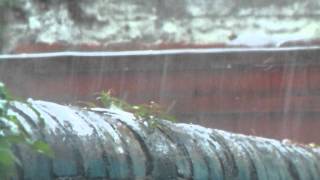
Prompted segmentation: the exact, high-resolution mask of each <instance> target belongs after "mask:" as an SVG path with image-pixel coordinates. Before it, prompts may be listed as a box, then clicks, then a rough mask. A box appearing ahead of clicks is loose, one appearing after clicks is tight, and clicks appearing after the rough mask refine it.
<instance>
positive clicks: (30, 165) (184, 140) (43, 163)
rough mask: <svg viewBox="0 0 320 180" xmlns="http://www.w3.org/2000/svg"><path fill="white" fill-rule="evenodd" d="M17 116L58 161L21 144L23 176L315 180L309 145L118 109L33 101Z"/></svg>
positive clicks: (319, 170) (319, 172)
mask: <svg viewBox="0 0 320 180" xmlns="http://www.w3.org/2000/svg"><path fill="white" fill-rule="evenodd" d="M29 103H31V105H32V107H33V108H34V109H36V110H37V111H38V112H39V113H40V116H41V117H42V118H43V119H44V121H45V124H47V125H46V127H45V129H43V130H41V132H39V130H40V128H39V127H36V126H33V125H32V124H33V122H35V121H36V120H37V118H35V117H34V115H32V113H31V112H32V111H30V109H29V108H30V107H29V106H25V105H23V104H21V103H15V105H13V106H12V111H10V113H11V114H16V115H17V117H18V119H19V120H20V121H21V122H22V124H23V125H24V126H26V127H31V128H28V129H29V131H31V132H32V133H33V134H34V135H35V136H37V137H39V138H40V139H43V140H44V141H46V142H48V143H49V144H50V145H51V147H52V149H53V150H54V152H55V157H54V158H53V159H48V158H47V157H45V156H42V155H36V154H34V153H32V152H31V151H30V150H27V149H26V148H25V147H21V146H19V148H18V149H19V151H18V152H19V155H20V156H21V157H23V158H22V168H21V170H20V171H19V173H18V176H19V177H18V179H135V178H137V179H148V178H149V179H150V178H151V179H179V178H181V179H199V180H200V179H239V180H246V179H257V180H258V179H259V180H270V179H273V180H277V179H279V180H280V179H288V180H289V179H293V180H295V179H297V180H299V179H301V180H305V179H317V177H320V165H319V159H320V154H319V152H317V150H316V149H312V148H310V147H307V146H303V145H294V144H288V143H287V144H284V143H281V142H279V141H276V140H270V139H265V138H260V137H253V136H244V135H240V134H231V133H228V132H225V131H221V130H214V129H208V128H204V127H201V126H198V125H190V124H180V123H176V124H175V123H171V122H168V121H159V124H160V126H158V127H156V128H152V127H147V126H145V124H144V123H143V122H142V121H139V120H136V119H135V117H134V116H133V115H132V114H131V113H128V112H124V111H122V110H120V109H117V108H110V109H102V108H94V109H81V108H78V107H72V106H62V105H58V104H55V103H51V102H45V101H34V100H31V99H30V100H29Z"/></svg>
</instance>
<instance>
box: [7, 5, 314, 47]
mask: <svg viewBox="0 0 320 180" xmlns="http://www.w3.org/2000/svg"><path fill="white" fill-rule="evenodd" d="M2 1H4V0H2ZM16 2H18V3H16V5H15V6H14V8H11V9H9V10H7V11H6V15H5V20H7V21H8V22H9V23H8V26H7V28H6V30H5V31H6V32H5V33H4V45H3V51H4V52H14V51H16V50H17V49H19V46H22V47H24V48H26V47H28V45H30V44H32V45H34V44H47V45H50V44H51V45H52V44H63V45H65V47H62V49H64V50H65V49H69V50H72V49H77V47H79V46H82V45H89V46H94V47H103V48H102V49H103V50H108V49H113V48H114V47H115V46H119V44H120V46H123V47H124V48H125V49H128V48H131V49H132V48H133V49H139V48H141V47H144V48H148V47H149V48H150V47H155V46H160V45H161V44H180V45H181V44H187V45H204V44H206V45H208V44H211V45H213V44H221V43H222V44H228V45H243V44H245V45H249V46H266V45H273V46H275V45H281V44H283V43H284V42H286V41H295V40H309V39H318V38H319V36H320V26H319V23H318V19H319V17H320V3H319V1H317V0H308V1H302V0H294V1H292V0H291V1H289V0H281V1H278V0H268V1H265V0H259V1H252V0H241V1H233V0H214V1H211V0H197V1H194V0H180V1H175V0H166V1H160V0H149V1H145V0H94V1H91V0H68V1H66V0H16ZM128 46H129V47H128ZM130 46H133V47H130ZM50 48H51V49H55V48H56V47H50ZM40 49H41V48H40ZM56 49H57V48H56ZM58 49H59V48H58ZM120 49H121V48H120ZM19 50H20V51H24V49H23V48H20V49H19ZM42 50H45V49H44V48H43V47H42ZM60 50H61V48H60Z"/></svg>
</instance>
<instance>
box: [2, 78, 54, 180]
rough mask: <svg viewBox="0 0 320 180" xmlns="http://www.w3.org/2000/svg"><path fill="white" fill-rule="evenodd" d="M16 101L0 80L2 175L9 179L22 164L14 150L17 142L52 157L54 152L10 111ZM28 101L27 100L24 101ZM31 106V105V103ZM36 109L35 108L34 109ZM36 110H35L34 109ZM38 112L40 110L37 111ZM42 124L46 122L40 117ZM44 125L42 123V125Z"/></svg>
mask: <svg viewBox="0 0 320 180" xmlns="http://www.w3.org/2000/svg"><path fill="white" fill-rule="evenodd" d="M13 101H16V99H15V98H13V96H11V95H10V93H9V91H8V90H7V89H6V87H5V86H4V84H2V83H1V82H0V177H1V179H2V178H4V179H7V178H8V177H10V176H12V175H13V174H14V172H15V171H14V166H15V164H17V165H21V163H20V160H19V158H17V157H16V155H15V154H14V153H13V152H12V146H13V145H15V144H24V145H27V146H28V147H29V148H31V149H33V150H34V151H35V152H37V153H42V154H45V155H48V156H50V157H52V156H53V152H52V150H51V148H50V147H49V145H48V144H46V143H44V142H43V141H41V140H38V139H34V138H32V137H31V135H30V134H29V133H28V132H27V131H26V130H25V128H24V127H23V125H22V124H21V123H20V121H19V120H18V119H17V117H16V116H14V115H10V114H9V113H8V111H9V108H10V105H11V104H12V102H13ZM23 103H26V102H23ZM29 106H31V105H29ZM33 110H34V109H33ZM34 111H35V110H34ZM36 113H37V114H38V112H36ZM39 119H40V122H41V121H42V123H40V124H44V123H43V120H42V119H41V118H40V117H39ZM41 126H42V125H41Z"/></svg>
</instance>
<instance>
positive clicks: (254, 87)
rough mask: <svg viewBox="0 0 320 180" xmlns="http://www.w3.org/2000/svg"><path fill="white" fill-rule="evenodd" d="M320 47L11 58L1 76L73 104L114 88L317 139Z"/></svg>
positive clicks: (175, 107) (181, 109)
mask: <svg viewBox="0 0 320 180" xmlns="http://www.w3.org/2000/svg"><path fill="white" fill-rule="evenodd" d="M319 53H320V50H319V49H314V50H303V51H272V50H269V51H251V52H250V51H240V52H220V53H205V54H203V53H198V54H197V53H196V54H172V55H156V56H121V57H100V58H99V57H91V58H88V57H82V58H81V57H60V58H40V59H19V60H12V59H11V60H8V61H1V63H0V80H1V81H4V82H5V83H7V85H8V86H9V87H10V88H11V89H12V90H13V91H14V93H15V94H17V95H19V96H22V97H32V98H35V99H44V100H52V101H56V102H62V103H72V104H77V102H78V101H88V100H93V99H94V94H95V93H97V92H101V91H102V90H108V89H112V90H113V92H114V95H116V96H118V97H121V98H123V99H126V100H127V101H129V102H131V103H147V102H149V101H151V100H153V101H156V102H160V103H161V104H162V105H163V106H164V107H168V109H169V110H171V113H173V114H174V115H176V116H177V117H178V119H179V120H180V121H183V122H192V123H196V124H202V125H205V126H208V127H212V128H219V129H225V130H229V131H232V132H240V133H245V134H252V135H259V136H265V137H271V138H278V139H283V138H290V139H294V140H297V141H300V142H318V143H319V142H320V138H319V135H318V132H319V127H320V121H319V115H320V96H319V95H320V93H319V92H320V85H319V83H318V82H319V77H320V76H319V73H320V63H319V61H318V57H319Z"/></svg>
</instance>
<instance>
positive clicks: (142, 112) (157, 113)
mask: <svg viewBox="0 0 320 180" xmlns="http://www.w3.org/2000/svg"><path fill="white" fill-rule="evenodd" d="M97 99H98V101H99V102H101V104H102V105H103V106H104V107H106V108H110V107H112V106H115V107H118V108H120V109H123V110H125V111H128V112H131V113H132V114H133V115H134V116H135V118H136V119H137V120H140V121H144V122H146V123H147V124H148V127H151V128H156V127H159V126H161V124H160V123H159V121H160V120H168V121H172V122H175V121H176V119H175V117H173V116H171V115H169V114H168V113H167V112H165V110H164V108H162V107H161V106H160V105H159V104H158V103H156V102H153V101H151V102H149V103H148V104H139V105H132V104H129V103H127V102H125V101H123V100H121V99H119V98H116V97H114V96H112V95H111V91H110V90H109V91H107V92H101V93H100V94H99V96H98V98H97Z"/></svg>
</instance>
